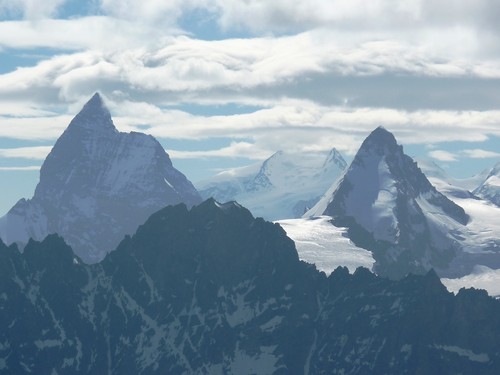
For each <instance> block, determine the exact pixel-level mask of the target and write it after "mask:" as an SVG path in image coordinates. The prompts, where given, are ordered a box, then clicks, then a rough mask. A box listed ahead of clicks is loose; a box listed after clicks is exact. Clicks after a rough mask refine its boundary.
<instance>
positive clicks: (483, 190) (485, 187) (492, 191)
mask: <svg viewBox="0 0 500 375" xmlns="http://www.w3.org/2000/svg"><path fill="white" fill-rule="evenodd" d="M474 194H476V195H478V196H479V197H481V198H483V199H486V200H488V201H490V202H492V203H494V204H496V205H497V206H499V207H500V162H499V163H497V164H496V165H495V166H494V167H493V168H492V169H491V170H490V171H489V173H488V174H487V176H486V178H485V179H484V181H482V182H481V184H480V185H479V186H478V187H477V188H476V189H475V190H474Z"/></svg>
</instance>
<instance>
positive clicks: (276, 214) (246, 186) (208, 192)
mask: <svg viewBox="0 0 500 375" xmlns="http://www.w3.org/2000/svg"><path fill="white" fill-rule="evenodd" d="M346 166H347V164H346V162H345V160H344V159H343V157H342V155H341V154H340V153H339V152H338V151H337V150H336V149H335V148H333V149H332V150H331V151H330V152H329V153H328V154H325V155H323V154H314V153H289V152H283V151H278V152H276V153H275V154H274V155H272V156H271V157H270V158H268V159H267V160H265V161H264V162H263V163H261V164H254V165H250V166H247V167H243V168H237V169H231V170H227V171H224V172H221V173H219V174H217V175H216V176H214V177H212V178H209V179H207V180H204V181H201V182H199V183H197V184H196V187H197V188H198V191H199V192H200V194H201V195H202V197H203V198H205V199H206V198H210V197H212V198H215V199H216V200H218V201H220V202H229V201H232V200H235V201H238V202H239V203H241V204H242V205H244V206H245V207H247V208H248V209H250V211H252V213H253V214H254V215H256V216H260V217H263V218H264V219H266V220H278V219H285V218H292V217H300V216H302V215H303V214H304V212H306V211H307V210H308V209H309V208H311V207H312V206H313V205H314V204H315V203H316V202H317V201H318V200H319V198H320V197H321V196H322V195H323V193H324V192H325V191H326V189H328V187H329V186H330V185H331V184H332V182H333V181H335V180H336V179H337V178H338V176H340V174H341V173H342V171H343V170H344V169H345V167H346Z"/></svg>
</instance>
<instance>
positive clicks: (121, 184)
mask: <svg viewBox="0 0 500 375" xmlns="http://www.w3.org/2000/svg"><path fill="white" fill-rule="evenodd" d="M200 201H201V198H200V196H199V195H198V193H197V191H196V189H195V188H194V187H193V185H192V184H191V182H189V181H188V180H187V178H186V177H185V176H184V175H183V174H182V173H181V172H179V171H178V170H176V169H175V168H174V167H173V165H172V162H171V161H170V158H169V157H168V155H167V154H166V153H165V151H164V149H163V148H162V146H161V145H160V144H159V143H158V141H156V140H155V139H154V138H153V137H152V136H149V135H145V134H142V133H135V132H132V133H120V132H118V131H117V130H116V128H115V126H114V125H113V121H112V119H111V115H110V113H109V111H108V110H107V108H106V107H105V105H104V103H103V101H102V99H101V97H100V96H99V94H95V95H94V96H93V97H92V99H90V101H89V102H88V103H87V104H86V105H85V106H84V108H83V109H82V110H81V112H80V113H78V115H77V116H76V117H75V118H74V119H73V120H72V121H71V123H70V124H69V126H68V128H67V129H66V131H65V132H64V133H63V134H62V135H61V137H60V138H59V139H58V140H57V142H56V144H55V145H54V147H53V149H52V151H51V153H50V154H49V155H48V156H47V159H46V160H45V162H44V163H43V166H42V168H41V171H40V182H39V183H38V185H37V187H36V190H35V194H34V196H33V198H32V199H30V200H24V199H22V200H20V201H19V202H18V203H17V204H16V205H15V206H14V207H13V208H12V209H11V210H10V211H9V212H8V213H7V215H6V216H5V217H3V218H2V219H0V237H1V238H2V240H3V241H4V242H6V243H8V244H10V243H13V242H18V243H22V244H26V243H27V242H28V240H29V239H30V238H34V239H36V240H41V239H43V238H44V237H45V236H46V235H48V234H50V233H58V234H60V235H61V236H63V237H64V238H65V240H66V241H67V242H68V244H70V245H71V246H72V247H73V248H74V250H75V252H76V253H77V254H78V255H79V256H80V257H81V258H82V259H83V260H84V261H86V262H97V261H99V260H101V259H102V258H103V257H104V255H105V254H106V253H107V252H108V251H110V250H112V249H114V248H115V247H116V246H117V245H118V243H119V241H120V240H121V239H122V238H123V236H124V235H125V234H132V233H133V232H134V231H135V230H136V229H137V226H138V225H139V224H141V223H143V222H144V221H145V220H146V219H147V217H148V216H149V215H150V214H152V213H153V212H155V211H157V210H158V209H160V208H161V207H164V206H166V205H169V204H178V203H181V202H184V203H186V204H187V205H188V206H192V205H193V204H196V203H199V202H200Z"/></svg>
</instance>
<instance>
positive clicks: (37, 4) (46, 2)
mask: <svg viewBox="0 0 500 375" xmlns="http://www.w3.org/2000/svg"><path fill="white" fill-rule="evenodd" d="M65 2H66V0H43V1H40V0H0V14H1V13H7V14H12V13H14V14H15V13H20V14H22V15H23V16H24V18H26V19H29V20H39V19H43V18H48V17H51V16H53V15H55V14H56V13H57V10H58V9H59V8H60V7H61V6H62V5H63V4H64V3H65Z"/></svg>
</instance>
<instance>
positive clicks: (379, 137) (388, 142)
mask: <svg viewBox="0 0 500 375" xmlns="http://www.w3.org/2000/svg"><path fill="white" fill-rule="evenodd" d="M398 149H400V150H401V146H399V145H398V142H397V141H396V138H395V137H394V135H393V134H392V133H391V132H390V131H388V130H387V129H386V128H384V127H383V126H379V127H378V128H376V129H375V130H374V131H372V132H371V133H370V135H369V136H368V137H367V138H366V139H365V140H364V142H363V144H362V145H361V150H372V151H374V152H376V153H377V154H379V155H382V154H385V153H387V152H388V151H389V152H391V153H392V152H394V151H396V150H398Z"/></svg>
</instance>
